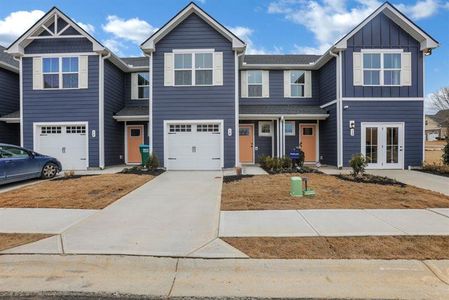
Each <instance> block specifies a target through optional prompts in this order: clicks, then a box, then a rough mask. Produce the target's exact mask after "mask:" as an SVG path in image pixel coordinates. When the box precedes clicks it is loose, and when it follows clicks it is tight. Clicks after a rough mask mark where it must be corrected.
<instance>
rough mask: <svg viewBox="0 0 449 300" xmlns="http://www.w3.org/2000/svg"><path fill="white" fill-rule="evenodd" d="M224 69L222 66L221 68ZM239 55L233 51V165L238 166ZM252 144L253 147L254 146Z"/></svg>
mask: <svg viewBox="0 0 449 300" xmlns="http://www.w3.org/2000/svg"><path fill="white" fill-rule="evenodd" d="M223 69H224V68H223ZM239 75H240V72H239V55H238V54H237V51H234V136H235V166H236V167H239V166H240V135H239V132H237V130H238V129H239V125H240V124H239V108H240V106H239V103H240V99H239V82H240V79H239ZM254 146H255V145H254V144H253V148H254Z"/></svg>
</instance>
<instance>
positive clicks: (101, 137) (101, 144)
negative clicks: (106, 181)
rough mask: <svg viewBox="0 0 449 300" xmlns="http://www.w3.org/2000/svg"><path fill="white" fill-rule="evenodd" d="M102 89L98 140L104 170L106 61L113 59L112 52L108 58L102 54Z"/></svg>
mask: <svg viewBox="0 0 449 300" xmlns="http://www.w3.org/2000/svg"><path fill="white" fill-rule="evenodd" d="M99 57H100V70H99V75H100V82H99V85H100V88H99V92H98V94H99V101H98V102H99V107H98V121H99V122H98V123H99V124H98V126H99V128H98V131H99V132H98V138H99V151H100V159H99V160H100V161H99V167H100V169H104V62H105V60H106V59H108V58H109V57H111V52H108V54H107V55H106V56H102V54H100V56H99Z"/></svg>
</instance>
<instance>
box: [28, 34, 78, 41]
mask: <svg viewBox="0 0 449 300" xmlns="http://www.w3.org/2000/svg"><path fill="white" fill-rule="evenodd" d="M81 38H85V36H83V35H49V36H30V37H27V40H49V39H81Z"/></svg>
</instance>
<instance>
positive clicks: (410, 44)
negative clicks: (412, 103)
mask: <svg viewBox="0 0 449 300" xmlns="http://www.w3.org/2000/svg"><path fill="white" fill-rule="evenodd" d="M380 48H385V49H403V50H404V51H405V52H411V54H412V86H404V87H363V86H354V85H353V63H352V59H353V58H352V56H353V52H360V50H361V49H380ZM419 49H420V45H419V43H418V42H417V41H416V40H415V39H414V38H413V37H412V36H410V35H409V34H408V33H407V32H405V31H404V30H403V29H402V28H400V27H399V26H398V25H396V23H394V22H393V21H391V20H390V19H389V18H388V17H387V16H385V15H384V14H383V13H381V14H379V15H378V16H376V17H375V18H374V19H373V20H371V22H369V23H368V24H367V25H365V26H364V27H363V28H362V29H361V30H360V31H358V32H357V33H356V34H355V35H354V36H353V37H351V38H350V39H349V40H348V48H347V49H346V50H345V51H343V66H344V76H343V97H423V57H422V52H421V51H420V50H419Z"/></svg>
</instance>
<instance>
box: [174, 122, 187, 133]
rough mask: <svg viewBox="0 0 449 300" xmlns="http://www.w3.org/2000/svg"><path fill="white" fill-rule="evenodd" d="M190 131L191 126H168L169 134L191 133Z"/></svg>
mask: <svg viewBox="0 0 449 300" xmlns="http://www.w3.org/2000/svg"><path fill="white" fill-rule="evenodd" d="M191 131H192V125H189V124H187V125H184V124H177V125H170V127H169V132H170V133H175V132H191Z"/></svg>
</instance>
